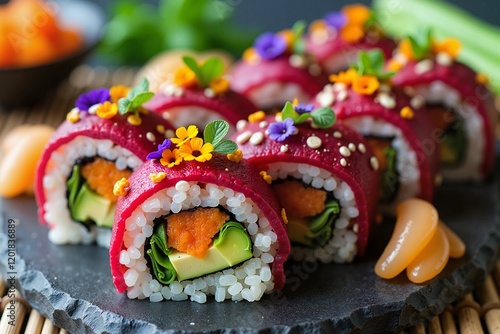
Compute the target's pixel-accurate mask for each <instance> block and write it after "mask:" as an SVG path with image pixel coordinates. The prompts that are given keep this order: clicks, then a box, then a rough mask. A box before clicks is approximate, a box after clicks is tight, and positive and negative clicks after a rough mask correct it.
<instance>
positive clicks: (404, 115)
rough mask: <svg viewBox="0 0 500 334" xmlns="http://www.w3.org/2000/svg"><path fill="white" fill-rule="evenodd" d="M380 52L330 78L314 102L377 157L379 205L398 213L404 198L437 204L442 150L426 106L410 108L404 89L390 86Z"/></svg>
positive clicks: (364, 56) (366, 55)
mask: <svg viewBox="0 0 500 334" xmlns="http://www.w3.org/2000/svg"><path fill="white" fill-rule="evenodd" d="M383 66H384V57H383V55H382V53H381V52H380V51H372V52H369V53H364V52H361V53H360V60H359V64H358V65H355V68H351V69H349V70H347V71H346V72H340V73H339V74H338V75H332V76H330V79H331V80H332V81H333V82H334V84H329V85H327V86H325V88H324V89H323V91H322V92H321V93H319V94H318V95H317V96H316V99H315V100H314V103H315V104H316V105H320V106H327V107H331V108H333V109H334V110H335V113H336V114H337V117H338V118H339V119H341V120H343V121H344V122H345V123H347V124H348V125H350V126H352V127H353V128H354V129H355V130H356V131H358V132H359V133H360V134H362V135H363V136H364V137H365V138H366V139H367V140H368V142H369V144H370V146H371V147H372V149H373V150H374V152H375V155H376V156H377V158H378V161H379V165H380V170H381V173H382V174H381V187H380V204H381V209H382V211H383V212H384V213H392V212H394V209H395V206H396V205H397V204H398V203H399V202H401V201H402V200H404V199H408V198H413V197H419V198H422V199H425V200H427V201H432V198H433V194H434V189H435V185H436V182H439V175H438V174H437V172H438V168H439V166H438V164H439V145H438V144H437V142H436V138H435V137H434V132H433V130H434V127H433V124H432V120H431V118H430V116H429V114H428V112H427V111H426V110H425V108H424V106H416V105H414V104H412V103H411V99H410V97H409V96H407V95H406V94H404V92H403V91H402V90H398V89H396V88H394V87H391V86H390V82H389V81H388V79H389V78H390V76H391V75H393V74H394V73H384V72H383Z"/></svg>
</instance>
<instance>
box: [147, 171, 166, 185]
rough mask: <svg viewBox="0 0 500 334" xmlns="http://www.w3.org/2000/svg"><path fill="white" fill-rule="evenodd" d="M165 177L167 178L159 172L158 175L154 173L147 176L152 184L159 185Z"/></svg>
mask: <svg viewBox="0 0 500 334" xmlns="http://www.w3.org/2000/svg"><path fill="white" fill-rule="evenodd" d="M166 177H167V174H166V173H165V172H159V173H156V174H155V173H151V174H149V178H150V179H151V181H153V182H154V183H160V182H161V181H163V179H164V178H166Z"/></svg>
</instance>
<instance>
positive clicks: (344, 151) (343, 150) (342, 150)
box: [339, 146, 351, 157]
mask: <svg viewBox="0 0 500 334" xmlns="http://www.w3.org/2000/svg"><path fill="white" fill-rule="evenodd" d="M339 152H340V154H342V155H343V156H344V157H350V156H351V151H350V150H349V149H348V148H347V147H346V146H341V147H340V149H339Z"/></svg>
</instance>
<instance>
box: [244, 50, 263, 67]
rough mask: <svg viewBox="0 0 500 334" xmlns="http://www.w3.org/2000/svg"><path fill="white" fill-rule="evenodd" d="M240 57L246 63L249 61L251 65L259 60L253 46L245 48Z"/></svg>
mask: <svg viewBox="0 0 500 334" xmlns="http://www.w3.org/2000/svg"><path fill="white" fill-rule="evenodd" d="M242 58H243V60H244V61H245V62H246V63H249V64H251V65H256V64H258V63H259V61H260V57H259V54H258V53H257V52H256V51H255V49H254V48H249V49H246V50H245V52H243V57H242Z"/></svg>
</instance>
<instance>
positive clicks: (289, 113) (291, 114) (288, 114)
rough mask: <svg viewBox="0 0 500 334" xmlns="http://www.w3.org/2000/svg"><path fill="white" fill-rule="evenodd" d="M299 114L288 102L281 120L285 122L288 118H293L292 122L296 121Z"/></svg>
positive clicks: (282, 111) (282, 112)
mask: <svg viewBox="0 0 500 334" xmlns="http://www.w3.org/2000/svg"><path fill="white" fill-rule="evenodd" d="M298 116H299V114H298V113H297V112H296V111H295V109H293V105H292V104H291V103H290V102H287V103H286V104H285V106H284V107H283V110H281V119H282V120H285V119H286V118H291V119H292V120H294V121H295V119H297V117H298Z"/></svg>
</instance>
